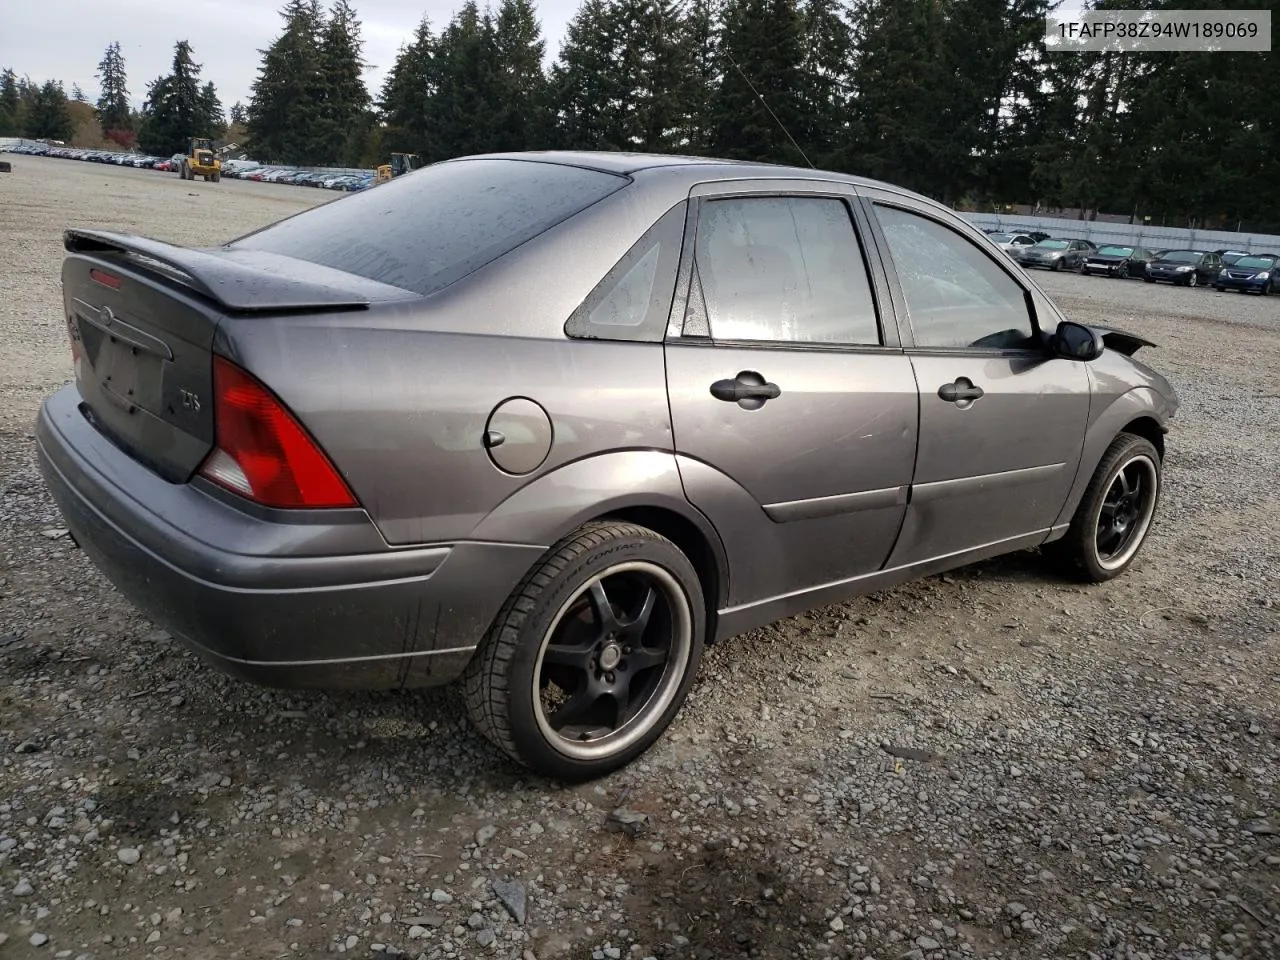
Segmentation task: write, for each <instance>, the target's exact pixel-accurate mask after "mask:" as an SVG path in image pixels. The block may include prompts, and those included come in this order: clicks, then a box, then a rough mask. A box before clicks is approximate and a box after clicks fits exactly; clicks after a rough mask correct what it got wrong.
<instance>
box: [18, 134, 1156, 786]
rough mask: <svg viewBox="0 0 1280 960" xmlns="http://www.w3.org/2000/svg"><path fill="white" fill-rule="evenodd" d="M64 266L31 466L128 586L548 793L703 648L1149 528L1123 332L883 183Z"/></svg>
mask: <svg viewBox="0 0 1280 960" xmlns="http://www.w3.org/2000/svg"><path fill="white" fill-rule="evenodd" d="M65 245H66V249H67V256H66V258H65V262H64V266H63V274H62V284H63V286H62V289H63V298H64V307H65V316H66V319H67V329H68V332H69V335H70V347H71V356H72V361H73V363H74V369H75V381H74V383H72V384H70V385H68V386H67V387H65V388H63V389H61V390H59V391H57V392H56V393H54V394H53V395H52V396H50V397H49V398H48V399H47V400H46V402H45V403H44V404H43V406H42V409H41V411H40V414H39V417H38V422H37V425H36V431H37V438H38V456H39V462H40V466H41V469H42V471H43V475H44V477H45V479H46V481H47V483H48V486H49V488H50V490H51V491H52V493H53V496H54V497H55V498H56V501H57V503H58V506H59V508H60V510H61V512H62V514H63V515H64V517H65V520H66V525H67V527H68V528H69V529H70V530H71V532H72V535H73V536H74V538H75V541H76V542H77V543H78V544H79V545H80V546H81V547H82V548H83V549H84V550H85V551H86V552H87V554H88V555H89V556H90V557H91V558H92V560H93V561H94V562H95V563H96V564H97V566H98V567H99V568H100V569H101V570H102V572H103V573H104V574H105V575H106V576H107V577H108V578H109V579H110V580H111V582H113V583H114V584H115V585H116V586H117V587H118V588H119V590H120V592H121V593H122V594H123V595H124V596H125V597H127V598H128V599H129V600H131V601H132V602H133V603H134V604H136V605H137V607H138V608H140V609H141V610H142V611H144V612H145V613H146V615H148V616H149V617H151V618H152V619H153V620H154V621H155V622H156V623H158V624H160V625H162V626H164V627H165V628H166V629H167V630H169V631H170V632H171V633H172V634H173V635H174V636H175V637H177V638H180V639H181V640H182V641H183V642H184V643H185V644H187V645H189V646H190V647H191V649H193V650H194V651H196V652H197V653H198V654H199V655H200V656H202V657H203V658H205V659H206V660H208V661H209V662H210V663H212V664H214V665H215V666H216V667H217V668H218V669H221V670H224V671H227V672H229V673H231V674H234V675H237V676H239V677H242V678H245V679H247V680H251V681H254V682H258V683H264V684H271V685H278V686H292V687H328V688H337V687H346V688H352V687H360V688H383V689H387V688H410V687H424V686H431V685H435V684H442V683H447V682H452V681H458V682H460V683H462V684H463V685H464V687H465V695H466V703H467V709H468V711H469V714H470V717H471V719H472V720H473V721H474V723H475V724H476V726H477V727H478V728H479V730H480V731H482V732H483V734H484V735H485V736H487V737H488V738H489V740H491V741H492V742H493V743H494V744H495V745H496V746H497V748H498V749H500V750H501V751H502V752H504V753H505V754H507V755H508V756H510V757H511V758H513V759H515V760H517V761H519V762H521V763H524V764H526V765H528V766H529V767H531V768H533V769H534V770H537V771H539V772H541V773H543V774H545V775H548V776H552V777H556V778H560V779H565V780H581V779H586V778H591V777H596V776H599V775H601V774H603V773H606V772H608V771H610V770H613V769H615V768H617V767H619V766H621V765H623V764H626V763H628V762H629V761H631V760H632V759H634V758H635V757H637V756H638V755H640V754H641V753H643V752H644V751H645V750H646V749H648V748H649V747H650V746H651V745H652V744H653V743H654V742H655V741H656V740H657V739H658V738H659V737H660V736H661V735H662V733H663V731H664V730H665V729H666V728H667V726H668V725H669V724H670V723H671V722H672V719H673V718H674V717H675V716H676V714H677V712H678V711H679V710H680V708H681V705H682V703H683V702H684V700H685V696H686V693H687V692H688V690H689V687H690V685H691V684H692V682H693V680H694V677H695V675H696V672H697V669H698V664H699V660H700V657H701V655H702V652H703V649H704V646H705V644H707V643H710V642H714V641H718V640H723V639H725V638H727V637H730V636H732V635H734V634H737V633H740V632H742V631H746V630H751V629H753V628H755V627H759V626H761V625H764V624H767V623H770V622H771V621H774V620H777V619H779V618H783V617H787V616H789V615H792V614H795V613H798V612H801V611H804V610H807V609H811V608H814V607H817V606H821V605H826V604H831V603H838V602H840V601H843V600H847V599H849V598H852V597H855V596H858V595H860V594H864V593H868V592H871V591H876V590H881V589H884V588H885V587H888V586H890V585H892V584H896V583H901V582H903V581H907V580H911V579H914V578H918V577H924V576H928V575H931V574H937V573H940V572H942V571H945V570H948V569H951V568H954V567H957V566H960V565H962V564H967V563H970V562H973V561H976V560H980V559H983V558H987V557H992V556H995V555H998V554H1004V553H1008V552H1011V551H1017V550H1024V549H1028V548H1043V549H1044V551H1045V552H1046V553H1048V554H1049V555H1050V556H1051V558H1052V559H1053V561H1054V562H1055V563H1056V564H1057V565H1058V566H1059V567H1060V568H1061V569H1062V570H1064V571H1068V572H1070V573H1071V574H1072V575H1073V576H1076V577H1078V578H1081V579H1083V580H1086V581H1092V582H1100V581H1105V580H1109V579H1110V578H1112V577H1115V576H1118V575H1119V574H1121V573H1122V572H1123V571H1124V570H1126V569H1127V568H1128V567H1129V566H1130V565H1131V564H1132V563H1134V561H1135V558H1136V557H1137V556H1138V555H1139V551H1140V549H1141V548H1142V545H1143V544H1144V542H1145V541H1146V538H1147V536H1148V534H1149V532H1150V530H1151V528H1152V523H1153V520H1154V518H1155V516H1156V511H1157V504H1158V502H1159V499H1160V490H1161V482H1162V462H1163V456H1164V444H1165V435H1166V432H1167V430H1168V429H1169V424H1170V420H1171V418H1172V417H1173V416H1174V413H1175V410H1176V408H1177V398H1176V396H1175V394H1174V391H1173V390H1172V389H1171V387H1170V385H1169V384H1168V382H1167V381H1166V380H1165V379H1164V378H1163V377H1161V376H1160V375H1159V374H1158V373H1156V372H1155V371H1154V370H1152V369H1150V368H1149V367H1147V366H1145V365H1144V364H1142V363H1141V362H1139V361H1138V360H1136V359H1134V358H1133V356H1132V354H1133V353H1134V351H1135V350H1137V349H1138V348H1140V347H1142V346H1144V345H1148V344H1147V342H1146V341H1144V340H1142V339H1141V338H1138V337H1134V336H1131V335H1127V334H1124V333H1121V332H1118V331H1115V330H1111V329H1105V328H1097V327H1089V326H1084V325H1081V324H1078V323H1074V322H1072V321H1071V320H1069V319H1067V318H1066V317H1064V316H1063V314H1062V313H1061V312H1060V311H1059V310H1058V309H1057V308H1056V307H1055V306H1054V304H1053V303H1052V302H1051V301H1050V300H1049V299H1048V298H1047V297H1046V296H1045V294H1044V293H1043V292H1042V291H1041V290H1040V289H1039V287H1037V286H1036V285H1035V283H1034V282H1033V281H1032V280H1031V279H1030V278H1029V277H1028V276H1027V275H1026V274H1025V273H1024V272H1023V271H1022V270H1020V269H1019V268H1018V267H1017V266H1016V265H1015V264H1013V263H1012V262H1011V261H1010V260H1009V259H1008V257H1007V256H1006V255H1005V254H1004V253H1003V252H1002V251H1001V249H1000V248H999V247H998V246H997V245H996V244H994V243H992V242H991V241H990V240H988V239H987V238H986V237H985V236H984V235H983V234H982V233H981V232H980V231H978V230H977V229H976V228H974V227H972V226H971V225H969V224H968V223H967V222H965V221H964V220H962V219H961V218H959V217H957V216H956V215H955V214H953V213H952V212H950V211H949V210H948V209H947V208H945V207H943V206H941V205H939V204H937V203H934V202H932V201H930V200H928V199H925V198H923V197H921V196H918V195H916V194H913V193H910V192H908V191H905V190H902V189H899V188H897V187H894V186H892V185H889V184H885V183H880V182H875V181H870V180H864V179H859V178H856V177H850V176H843V175H838V174H834V173H825V172H819V171H813V170H807V169H792V168H788V167H779V166H768V165H763V164H758V165H756V164H745V163H732V162H727V161H716V160H702V159H697V158H678V157H667V156H642V155H627V154H609V153H597V154H593V153H531V154H522V153H516V154H494V155H486V156H479V157H468V158H462V159H457V160H450V161H447V162H443V163H438V164H434V165H431V166H428V167H425V168H422V169H419V170H417V171H414V172H412V173H410V174H407V175H405V176H404V177H398V178H396V179H395V180H393V181H391V182H390V183H388V184H384V185H383V186H381V187H379V188H378V189H377V190H370V191H365V192H362V193H358V194H352V195H349V196H344V197H342V198H341V199H338V200H335V201H332V202H330V203H327V204H324V205H322V206H318V207H315V208H313V209H310V210H308V211H306V212H304V213H301V214H298V215H295V216H293V217H290V218H288V219H285V220H282V221H280V222H278V223H275V224H273V225H270V226H268V227H266V228H264V229H262V230H259V231H256V232H254V233H251V234H249V235H247V236H244V237H241V238H239V239H237V240H235V241H233V242H230V243H227V244H225V245H223V246H218V247H212V248H207V249H192V248H187V247H181V246H174V245H171V244H167V243H162V242H159V241H156V240H150V239H146V238H143V237H138V236H132V235H123V234H118V233H111V232H103V231H95V230H82V229H76V230H70V231H68V232H67V233H66V237H65ZM1030 600H1031V598H1030V597H1028V601H1029V602H1030Z"/></svg>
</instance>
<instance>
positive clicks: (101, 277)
mask: <svg viewBox="0 0 1280 960" xmlns="http://www.w3.org/2000/svg"><path fill="white" fill-rule="evenodd" d="M89 276H90V277H92V278H93V279H94V280H97V281H98V282H99V283H100V284H102V285H103V286H104V287H110V288H111V289H112V290H119V289H120V278H119V277H117V276H113V275H112V274H110V273H106V272H105V271H102V270H99V269H98V268H97V267H94V268H92V269H91V270H90V271H89Z"/></svg>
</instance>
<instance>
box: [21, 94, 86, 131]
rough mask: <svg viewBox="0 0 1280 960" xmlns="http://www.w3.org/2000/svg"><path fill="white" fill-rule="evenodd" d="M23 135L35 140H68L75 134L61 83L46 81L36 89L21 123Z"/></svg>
mask: <svg viewBox="0 0 1280 960" xmlns="http://www.w3.org/2000/svg"><path fill="white" fill-rule="evenodd" d="M23 126H24V131H23V132H24V134H25V135H26V136H28V137H32V138H34V139H37V140H64V141H65V140H70V139H71V136H72V134H73V133H74V132H75V124H74V123H73V122H72V120H71V112H70V111H69V110H68V109H67V94H66V91H65V90H63V87H62V84H61V82H59V81H57V80H46V81H45V82H44V84H43V85H42V86H40V87H39V88H37V89H36V90H35V92H34V96H33V98H32V102H31V106H30V109H29V110H28V111H27V115H26V117H25V119H24V122H23Z"/></svg>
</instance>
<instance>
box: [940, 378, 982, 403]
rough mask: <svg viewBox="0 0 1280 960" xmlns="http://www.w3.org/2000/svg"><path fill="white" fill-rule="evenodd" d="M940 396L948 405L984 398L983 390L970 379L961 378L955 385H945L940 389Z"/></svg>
mask: <svg viewBox="0 0 1280 960" xmlns="http://www.w3.org/2000/svg"><path fill="white" fill-rule="evenodd" d="M938 396H940V397H941V398H942V399H943V400H945V401H947V403H960V402H962V401H968V400H977V399H978V398H979V397H980V396H982V388H981V387H979V386H975V385H974V383H973V381H972V380H970V379H969V378H968V377H959V378H958V379H957V380H956V381H955V383H944V384H943V385H942V386H940V387H939V388H938Z"/></svg>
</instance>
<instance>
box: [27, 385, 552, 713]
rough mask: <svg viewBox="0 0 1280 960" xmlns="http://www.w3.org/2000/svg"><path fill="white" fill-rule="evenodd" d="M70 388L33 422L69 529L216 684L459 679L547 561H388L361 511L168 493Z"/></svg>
mask: <svg viewBox="0 0 1280 960" xmlns="http://www.w3.org/2000/svg"><path fill="white" fill-rule="evenodd" d="M79 404H80V395H79V393H78V392H77V390H76V388H75V387H74V386H68V387H65V388H63V389H62V390H59V391H58V392H57V393H55V394H54V395H53V396H52V397H50V398H49V399H48V400H47V401H46V402H45V404H44V405H43V406H42V407H41V410H40V414H39V416H38V418H37V421H36V440H37V448H38V459H39V465H40V470H41V472H42V474H43V475H44V478H45V482H46V484H47V485H48V488H49V490H50V492H51V493H52V495H53V498H54V500H55V501H56V502H57V505H58V508H59V510H60V511H61V513H62V516H63V518H64V522H65V524H66V526H67V528H68V529H69V530H70V531H71V533H72V536H74V537H75V540H76V542H77V543H78V544H79V545H80V546H81V547H82V548H83V549H84V551H85V553H86V554H87V555H88V556H89V557H90V559H91V560H92V561H93V562H94V564H95V565H96V566H97V567H98V569H99V570H101V571H102V573H103V574H104V575H105V576H106V577H107V579H108V580H109V581H110V582H111V583H112V584H113V585H114V586H115V587H116V588H117V589H118V590H119V591H120V593H121V594H123V595H124V596H125V597H126V598H127V599H128V600H129V601H130V602H131V603H133V605H134V606H136V607H137V608H138V609H139V610H140V611H142V612H143V613H144V614H145V615H146V616H147V617H148V618H149V619H151V620H152V621H153V622H155V623H156V624H157V625H159V626H161V627H163V628H164V629H166V630H168V631H169V632H170V633H171V634H173V635H174V636H175V637H177V638H179V639H180V640H182V641H183V642H185V643H187V644H188V645H189V646H191V647H192V648H193V649H194V650H196V651H197V652H198V653H199V654H200V655H201V656H203V657H204V658H205V659H206V660H208V661H209V662H211V663H213V664H214V665H215V666H216V667H217V668H218V669H220V670H222V671H223V672H226V673H229V674H231V675H233V676H238V677H241V678H244V679H247V680H251V681H254V682H257V683H262V684H266V685H270V686H281V687H317V688H327V689H352V688H364V689H390V688H396V687H402V686H432V685H436V684H441V683H447V682H449V681H450V680H453V679H455V678H456V677H457V676H458V674H459V673H461V671H462V669H463V668H464V667H465V666H466V663H467V661H468V660H469V659H470V657H471V654H472V651H473V650H474V649H475V647H476V645H477V644H478V643H479V641H480V639H481V638H482V637H483V636H484V633H485V631H486V630H487V629H488V627H489V624H490V623H491V622H492V620H493V618H494V617H495V616H496V615H497V613H498V610H499V609H500V608H501V606H502V604H503V602H504V601H505V600H506V598H507V596H508V594H509V593H510V592H511V591H512V589H514V587H515V586H516V584H517V583H518V582H519V580H520V578H521V577H522V576H523V575H524V573H525V572H526V571H527V570H528V569H529V567H530V566H531V565H532V564H533V563H534V562H535V561H536V560H537V558H538V557H539V556H540V555H541V553H542V551H543V548H542V547H538V546H526V545H510V544H501V543H476V542H471V543H453V544H443V545H432V546H425V547H414V548H405V549H402V548H397V549H391V548H389V547H388V546H387V544H386V542H385V541H384V540H383V539H382V537H381V536H380V535H379V534H378V533H377V530H376V528H375V527H374V525H373V523H372V521H371V520H370V518H369V517H368V515H367V514H366V513H365V512H364V511H363V510H349V511H340V512H337V511H333V512H329V511H314V512H312V513H311V514H310V515H309V516H305V517H302V516H289V517H287V518H286V517H284V516H282V515H280V514H279V513H273V512H265V511H264V513H263V514H262V515H256V514H251V513H248V512H246V511H245V510H244V509H242V508H240V507H239V506H237V505H235V504H233V503H232V502H231V500H230V498H227V497H224V495H223V494H221V492H219V491H217V490H216V489H214V488H211V487H210V488H204V487H202V486H201V485H200V484H198V483H191V484H174V483H169V482H167V481H165V480H163V479H162V478H160V477H158V476H156V475H155V474H153V473H152V472H150V471H149V470H147V469H146V468H145V467H143V466H142V465H141V464H139V463H137V462H136V461H134V460H133V459H132V458H131V457H129V456H127V455H126V454H124V453H123V452H121V451H120V450H119V449H117V448H116V447H115V446H114V445H113V444H112V443H111V442H110V441H108V440H107V439H106V438H105V437H103V436H102V435H101V434H100V433H99V432H98V431H97V430H95V429H94V428H93V426H91V425H90V424H89V422H88V421H87V420H86V419H85V418H84V416H83V414H82V413H81V412H80V406H79Z"/></svg>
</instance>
